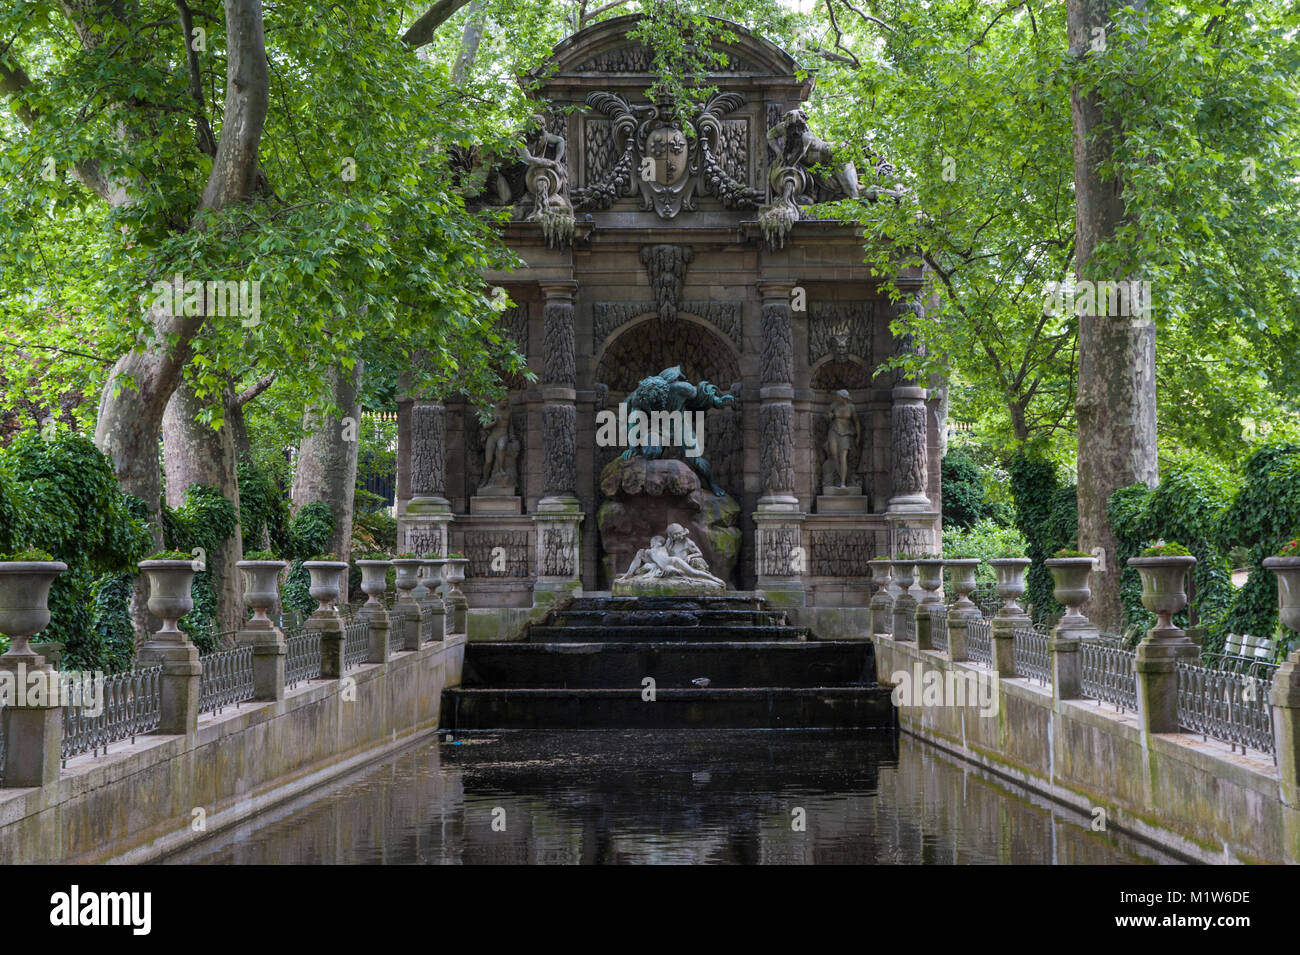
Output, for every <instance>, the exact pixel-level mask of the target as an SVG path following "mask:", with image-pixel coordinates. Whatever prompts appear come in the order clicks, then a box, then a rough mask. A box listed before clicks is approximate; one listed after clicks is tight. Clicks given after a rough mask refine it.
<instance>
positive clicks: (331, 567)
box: [302, 560, 348, 616]
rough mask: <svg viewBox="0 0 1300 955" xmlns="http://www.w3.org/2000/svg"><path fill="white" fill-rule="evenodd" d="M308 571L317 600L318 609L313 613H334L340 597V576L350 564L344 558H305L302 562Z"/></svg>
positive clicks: (311, 588)
mask: <svg viewBox="0 0 1300 955" xmlns="http://www.w3.org/2000/svg"><path fill="white" fill-rule="evenodd" d="M302 565H303V567H305V568H306V569H307V573H308V574H310V575H311V587H310V592H311V596H312V599H313V600H315V601H316V610H315V612H314V613H313V614H312V616H315V615H316V614H325V615H328V616H333V615H334V604H335V603H336V602H337V601H338V599H339V576H340V575H341V574H344V573H346V572H347V569H348V565H347V562H346V561H342V560H305V561H303V562H302Z"/></svg>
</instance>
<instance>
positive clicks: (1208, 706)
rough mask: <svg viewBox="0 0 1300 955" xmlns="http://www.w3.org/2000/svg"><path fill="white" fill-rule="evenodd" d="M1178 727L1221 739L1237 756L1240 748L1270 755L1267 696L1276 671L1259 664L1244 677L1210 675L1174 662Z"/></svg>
mask: <svg viewBox="0 0 1300 955" xmlns="http://www.w3.org/2000/svg"><path fill="white" fill-rule="evenodd" d="M1176 666H1177V673H1178V725H1179V727H1181V728H1182V729H1185V730H1187V731H1189V732H1192V733H1200V734H1201V738H1202V739H1206V738H1213V739H1217V740H1221V741H1222V742H1225V743H1227V744H1228V745H1229V746H1231V747H1232V751H1233V752H1236V751H1237V747H1238V746H1240V747H1241V751H1242V753H1243V754H1244V753H1245V752H1246V750H1247V748H1250V749H1256V750H1259V751H1260V752H1261V753H1269V754H1272V755H1273V759H1274V761H1276V760H1277V755H1276V747H1275V745H1274V741H1273V713H1272V709H1271V707H1270V706H1269V703H1268V691H1269V689H1270V688H1271V687H1272V686H1273V671H1274V670H1275V669H1276V667H1274V666H1272V665H1269V664H1260V665H1259V666H1260V669H1258V670H1256V671H1255V672H1252V673H1249V674H1242V673H1234V672H1232V671H1229V670H1215V669H1211V668H1209V667H1203V666H1201V665H1200V664H1199V663H1192V662H1188V661H1184V660H1179V661H1178V663H1177V665H1176Z"/></svg>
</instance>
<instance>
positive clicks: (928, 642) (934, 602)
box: [912, 557, 943, 650]
mask: <svg viewBox="0 0 1300 955" xmlns="http://www.w3.org/2000/svg"><path fill="white" fill-rule="evenodd" d="M916 567H917V571H918V573H919V575H920V583H921V590H922V595H921V601H920V603H918V604H917V605H916V607H915V608H914V609H913V611H912V613H913V616H914V618H915V620H916V648H917V649H918V650H933V649H934V634H933V630H932V627H931V620H930V610H931V609H932V608H938V607H942V606H943V601H942V600H941V599H940V597H939V589H940V588H941V587H943V560H942V559H941V558H937V557H926V558H922V559H921V560H918V561H917V562H916Z"/></svg>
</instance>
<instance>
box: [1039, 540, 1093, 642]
mask: <svg viewBox="0 0 1300 955" xmlns="http://www.w3.org/2000/svg"><path fill="white" fill-rule="evenodd" d="M1094 563H1095V562H1094V561H1093V559H1092V558H1091V557H1053V558H1052V559H1051V560H1045V561H1043V564H1044V565H1045V566H1046V567H1047V569H1048V570H1050V571H1051V572H1052V583H1053V584H1054V585H1055V586H1054V587H1053V589H1052V596H1053V597H1055V598H1056V601H1057V603H1059V604H1061V605H1062V606H1063V607H1065V616H1064V617H1062V618H1061V623H1060V625H1061V626H1062V627H1063V628H1065V629H1066V630H1074V629H1078V628H1080V627H1087V626H1089V623H1088V618H1087V617H1085V616H1084V615H1083V611H1081V610H1080V609H1079V608H1080V607H1082V606H1083V605H1084V604H1085V603H1087V602H1088V598H1089V597H1091V596H1092V587H1090V586H1089V585H1088V577H1089V575H1091V574H1092V569H1093V566H1094Z"/></svg>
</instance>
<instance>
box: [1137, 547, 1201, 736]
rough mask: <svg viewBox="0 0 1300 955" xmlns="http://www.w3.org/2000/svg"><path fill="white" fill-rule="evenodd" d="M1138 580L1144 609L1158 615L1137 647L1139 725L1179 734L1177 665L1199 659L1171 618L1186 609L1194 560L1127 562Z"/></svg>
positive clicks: (1153, 729) (1144, 728)
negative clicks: (1188, 581) (1190, 573)
mask: <svg viewBox="0 0 1300 955" xmlns="http://www.w3.org/2000/svg"><path fill="white" fill-rule="evenodd" d="M1128 562H1129V565H1130V566H1132V567H1136V568H1137V570H1138V573H1139V574H1141V576H1142V605H1143V606H1144V607H1146V608H1147V609H1148V610H1150V611H1151V612H1152V613H1154V614H1156V617H1157V620H1156V625H1155V626H1154V627H1152V628H1151V629H1150V630H1148V631H1147V632H1146V635H1145V636H1144V637H1143V638H1142V641H1141V642H1140V643H1139V644H1138V646H1137V653H1136V655H1135V657H1134V660H1133V667H1134V669H1135V670H1136V671H1137V684H1138V685H1137V698H1138V719H1139V721H1140V722H1141V725H1142V729H1143V731H1144V732H1147V733H1177V732H1178V729H1179V727H1178V661H1180V660H1187V661H1195V660H1196V658H1197V657H1198V656H1199V654H1200V650H1199V649H1198V648H1197V646H1196V644H1194V643H1192V641H1191V640H1189V639H1188V638H1187V633H1186V632H1185V631H1184V630H1182V629H1181V628H1180V627H1176V626H1174V624H1173V619H1172V618H1173V615H1174V614H1176V613H1178V612H1179V611H1180V610H1182V609H1183V607H1184V606H1185V605H1186V604H1187V594H1186V592H1185V590H1184V585H1185V581H1186V577H1187V571H1188V570H1189V569H1190V568H1191V567H1192V566H1193V565H1194V564H1195V563H1196V558H1195V557H1181V556H1179V557H1130V558H1129V561H1128Z"/></svg>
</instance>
